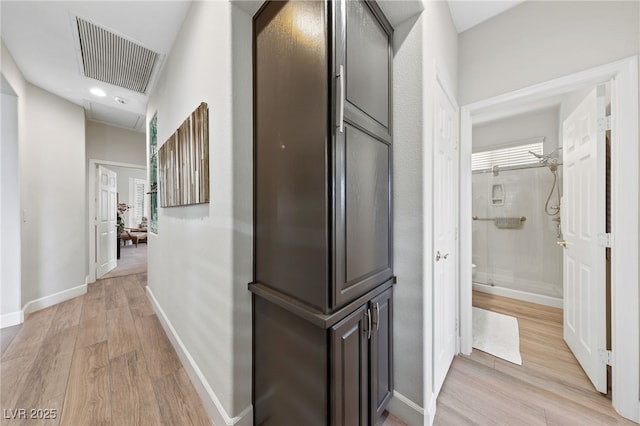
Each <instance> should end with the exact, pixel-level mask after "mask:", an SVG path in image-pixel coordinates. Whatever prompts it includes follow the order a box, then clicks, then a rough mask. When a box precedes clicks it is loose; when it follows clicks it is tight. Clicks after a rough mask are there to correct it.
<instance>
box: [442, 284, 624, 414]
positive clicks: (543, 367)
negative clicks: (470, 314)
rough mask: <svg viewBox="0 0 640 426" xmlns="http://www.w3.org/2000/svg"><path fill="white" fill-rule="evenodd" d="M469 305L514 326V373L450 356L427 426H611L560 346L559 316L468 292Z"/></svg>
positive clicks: (475, 358)
mask: <svg viewBox="0 0 640 426" xmlns="http://www.w3.org/2000/svg"><path fill="white" fill-rule="evenodd" d="M473 305H474V306H477V307H479V308H483V309H487V310H490V311H494V312H499V313H503V314H507V315H511V316H514V317H516V318H518V324H519V328H520V353H521V355H522V366H518V365H515V364H512V363H510V362H508V361H504V360H502V359H500V358H496V357H494V356H491V355H489V354H486V353H484V352H481V351H478V350H476V349H474V350H473V353H472V355H471V356H470V357H465V356H458V357H456V358H455V359H454V361H453V365H452V367H451V370H450V371H449V373H448V375H447V378H446V380H445V382H444V386H443V388H442V390H441V392H440V395H439V397H438V401H437V408H436V417H435V422H434V423H435V424H436V425H439V426H444V425H456V426H457V425H495V424H501V425H518V426H519V425H568V426H569V425H571V426H573V425H619V424H623V425H624V424H629V425H632V424H635V423H633V422H630V421H628V420H626V419H624V418H622V417H621V416H619V415H618V414H617V413H616V412H615V411H614V409H613V408H612V406H611V399H610V396H606V395H602V394H600V393H599V392H597V391H596V390H595V389H594V388H593V386H592V385H591V382H590V381H589V379H588V378H587V376H586V375H585V373H584V372H583V371H582V369H581V368H580V366H579V364H578V362H577V361H576V359H575V357H574V356H573V354H572V353H571V351H570V350H569V348H568V347H567V345H566V344H565V342H564V340H563V338H562V310H561V309H557V308H551V307H547V306H542V305H537V304H533V303H527V302H520V301H517V300H513V299H509V298H505V297H500V296H493V295H490V294H486V293H481V292H474V293H473Z"/></svg>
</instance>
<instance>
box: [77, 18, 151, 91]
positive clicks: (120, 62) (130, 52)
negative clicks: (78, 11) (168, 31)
mask: <svg viewBox="0 0 640 426" xmlns="http://www.w3.org/2000/svg"><path fill="white" fill-rule="evenodd" d="M76 19H77V22H78V34H79V35H80V50H81V52H82V65H83V68H84V75H85V76H87V77H91V78H95V79H96V80H100V81H104V82H105V83H109V84H113V85H116V86H120V87H124V88H125V89H129V90H134V91H136V92H140V93H145V92H146V90H147V85H148V84H149V80H150V79H151V75H152V73H153V67H154V65H155V64H156V62H157V60H158V57H159V56H160V55H159V54H158V53H156V52H154V51H152V50H149V49H147V48H146V47H143V46H141V45H139V44H136V43H134V42H132V41H130V40H127V39H125V38H122V37H121V36H119V35H117V34H114V33H112V32H110V31H107V30H105V29H104V28H101V27H98V26H97V25H94V24H92V23H91V22H89V21H85V20H84V19H82V18H79V17H77V18H76Z"/></svg>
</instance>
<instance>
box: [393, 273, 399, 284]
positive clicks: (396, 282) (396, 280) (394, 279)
mask: <svg viewBox="0 0 640 426" xmlns="http://www.w3.org/2000/svg"><path fill="white" fill-rule="evenodd" d="M391 283H393V284H398V277H396V276H395V275H394V276H393V277H391Z"/></svg>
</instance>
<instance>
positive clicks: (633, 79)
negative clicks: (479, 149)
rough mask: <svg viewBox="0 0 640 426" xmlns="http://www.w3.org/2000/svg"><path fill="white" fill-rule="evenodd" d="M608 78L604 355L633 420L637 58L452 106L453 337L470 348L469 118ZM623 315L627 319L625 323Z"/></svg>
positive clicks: (639, 402)
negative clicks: (455, 139)
mask: <svg viewBox="0 0 640 426" xmlns="http://www.w3.org/2000/svg"><path fill="white" fill-rule="evenodd" d="M609 80H613V84H612V93H611V111H612V117H613V118H612V123H611V128H612V132H611V134H612V153H611V155H612V162H611V172H612V173H611V179H612V190H613V191H612V199H611V216H612V229H611V234H612V240H613V250H612V252H613V253H612V261H611V289H612V290H611V291H612V310H611V311H612V312H611V315H612V318H611V325H612V327H611V328H612V330H611V331H612V352H613V354H612V356H613V365H615V368H613V373H612V374H613V376H612V382H613V407H614V409H615V410H616V411H617V412H618V413H620V414H621V415H622V416H624V417H626V418H628V419H631V420H633V421H636V422H637V421H638V420H639V419H640V363H638V359H640V349H639V344H640V318H639V313H638V312H639V309H638V308H639V301H638V295H639V291H638V237H639V233H638V217H639V215H638V201H639V191H638V187H639V180H638V177H639V168H640V151H639V149H638V56H632V57H629V58H626V59H622V60H620V61H616V62H612V63H609V64H605V65H601V66H598V67H595V68H591V69H588V70H585V71H581V72H577V73H574V74H571V75H568V76H565V77H560V78H557V79H554V80H550V81H547V82H544V83H540V84H537V85H533V86H529V87H526V88H523V89H519V90H516V91H513V92H510V93H506V94H503V95H499V96H496V97H492V98H489V99H486V100H482V101H478V102H474V103H472V104H468V105H465V106H463V107H462V108H461V111H460V123H461V125H460V227H459V229H460V271H459V277H460V281H459V282H460V293H459V294H460V318H459V321H460V323H459V324H460V338H461V342H460V343H461V352H462V353H464V354H470V353H471V343H472V335H471V330H472V329H471V327H472V323H471V294H472V293H471V262H472V261H471V243H472V240H471V238H472V237H471V215H472V209H471V195H472V190H471V188H472V185H471V144H472V138H471V136H472V124H473V116H474V115H475V114H478V113H480V112H483V111H485V110H487V109H488V108H495V107H505V108H506V107H508V106H509V105H510V104H514V103H517V102H521V101H522V100H524V99H531V100H536V99H543V98H546V97H551V96H555V95H560V94H563V93H568V92H571V91H573V90H576V89H578V88H581V87H585V86H587V85H594V86H595V85H597V84H599V83H605V82H607V81H609ZM629 318H632V319H634V321H629Z"/></svg>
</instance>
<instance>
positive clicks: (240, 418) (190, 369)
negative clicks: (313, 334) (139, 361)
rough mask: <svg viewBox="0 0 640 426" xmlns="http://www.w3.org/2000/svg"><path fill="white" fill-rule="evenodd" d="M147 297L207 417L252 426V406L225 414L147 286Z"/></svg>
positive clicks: (217, 422)
mask: <svg viewBox="0 0 640 426" xmlns="http://www.w3.org/2000/svg"><path fill="white" fill-rule="evenodd" d="M147 295H148V296H149V300H150V301H151V305H152V306H153V309H154V311H155V312H156V314H157V315H158V319H159V320H160V324H162V328H164V331H165V332H166V333H167V336H168V337H169V340H170V341H171V344H172V345H173V347H174V348H175V350H176V352H177V353H178V357H179V358H180V361H181V362H182V365H183V367H184V369H185V371H186V372H187V375H188V376H189V378H190V379H191V382H192V383H193V386H194V387H195V389H196V392H198V395H200V399H201V400H202V403H203V405H204V408H205V409H206V410H207V413H208V414H209V417H210V418H211V420H213V423H214V424H216V425H228V426H252V425H253V406H252V405H249V406H248V407H247V408H245V409H244V410H242V412H241V413H240V414H239V415H237V416H236V417H231V416H229V414H228V413H227V412H226V410H225V409H224V407H223V406H222V403H221V402H220V400H219V399H218V397H217V396H216V394H215V393H214V392H213V389H212V388H211V386H210V385H209V383H208V382H207V380H206V378H205V377H204V375H203V374H202V371H201V370H200V368H199V367H198V365H197V364H196V362H195V360H194V359H193V357H192V356H191V354H190V353H189V351H188V350H187V348H186V347H185V346H184V344H183V343H182V340H181V339H180V337H179V336H178V333H177V332H176V330H175V329H174V328H173V326H172V325H171V322H170V321H169V319H168V318H167V316H166V314H165V313H164V310H163V309H162V307H160V304H159V303H158V301H157V300H156V298H155V296H154V295H153V292H152V291H151V289H150V288H149V287H148V286H147Z"/></svg>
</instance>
